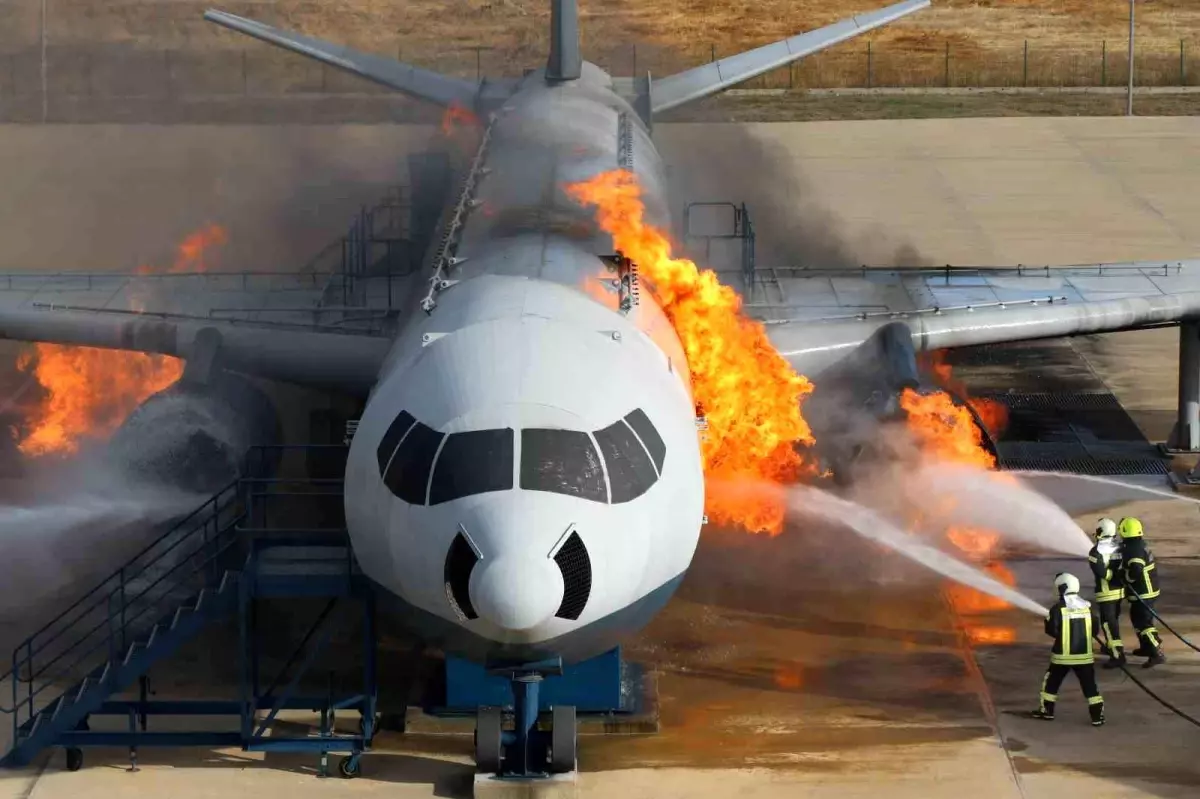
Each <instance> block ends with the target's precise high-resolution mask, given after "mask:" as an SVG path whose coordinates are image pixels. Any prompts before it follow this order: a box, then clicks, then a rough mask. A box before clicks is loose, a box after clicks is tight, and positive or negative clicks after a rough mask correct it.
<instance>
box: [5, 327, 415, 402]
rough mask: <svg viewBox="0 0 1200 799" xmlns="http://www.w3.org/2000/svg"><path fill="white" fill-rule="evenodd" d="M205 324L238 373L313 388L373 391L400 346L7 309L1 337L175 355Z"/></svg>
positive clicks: (371, 339)
mask: <svg viewBox="0 0 1200 799" xmlns="http://www.w3.org/2000/svg"><path fill="white" fill-rule="evenodd" d="M202 331H212V332H209V333H204V337H208V338H209V339H210V341H211V339H213V338H214V337H213V333H216V334H217V340H218V346H219V348H220V358H221V364H222V365H223V366H224V367H225V368H227V369H229V370H230V371H234V372H241V373H243V374H250V375H257V376H259V377H265V378H269V379H272V380H281V381H283V382H287V383H295V384H297V385H301V386H310V387H313V388H331V389H336V390H340V391H345V392H347V393H358V394H366V393H367V392H368V391H369V390H370V389H371V387H372V386H373V385H374V384H375V381H376V378H377V377H378V375H379V369H380V367H381V366H382V365H383V361H384V358H386V357H387V354H388V352H389V350H390V349H391V346H392V341H391V339H389V338H384V337H376V336H364V335H352V334H339V333H310V332H303V331H296V330H271V329H268V328H260V327H253V326H249V325H238V324H232V323H215V324H214V323H210V322H196V321H187V320H179V321H172V320H170V319H169V318H163V317H160V316H157V315H155V316H149V315H147V316H144V317H143V316H134V317H133V318H130V317H129V316H125V315H103V314H97V313H79V312H72V311H54V310H28V309H24V308H22V309H3V310H0V339H9V340H14V341H43V342H49V343H53V344H74V345H79V346H84V347H100V348H103V349H113V350H127V351H132V352H146V353H152V354H156V355H173V356H175V357H177V358H184V359H188V358H191V357H192V355H193V353H197V352H198V346H197V341H198V339H199V338H201V337H202V336H201V333H202Z"/></svg>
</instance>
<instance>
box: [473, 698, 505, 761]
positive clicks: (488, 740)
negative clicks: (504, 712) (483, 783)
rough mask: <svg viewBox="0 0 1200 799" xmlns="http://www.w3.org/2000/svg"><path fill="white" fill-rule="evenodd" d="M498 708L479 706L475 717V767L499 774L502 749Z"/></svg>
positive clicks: (501, 730) (501, 731)
mask: <svg viewBox="0 0 1200 799" xmlns="http://www.w3.org/2000/svg"><path fill="white" fill-rule="evenodd" d="M500 722H501V715H500V708H498V707H481V708H479V713H478V714H477V715H476V717H475V768H476V769H477V770H478V771H480V772H482V773H484V774H499V773H500V759H501V756H502V755H501V753H502V751H503V735H504V732H503V729H502V728H501V723H500Z"/></svg>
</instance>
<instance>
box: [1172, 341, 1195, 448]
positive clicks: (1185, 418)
mask: <svg viewBox="0 0 1200 799" xmlns="http://www.w3.org/2000/svg"><path fill="white" fill-rule="evenodd" d="M1176 413H1177V420H1176V427H1175V435H1174V436H1173V438H1174V440H1173V441H1172V442H1171V443H1172V445H1173V446H1174V447H1175V448H1176V449H1181V450H1186V451H1188V452H1196V451H1200V323H1197V322H1184V323H1183V324H1181V325H1180V326H1179V406H1178V408H1177V410H1176Z"/></svg>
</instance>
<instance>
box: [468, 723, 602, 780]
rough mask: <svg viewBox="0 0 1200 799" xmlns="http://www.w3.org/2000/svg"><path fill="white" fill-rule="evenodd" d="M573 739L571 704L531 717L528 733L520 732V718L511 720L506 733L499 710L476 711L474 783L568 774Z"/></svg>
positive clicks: (572, 760)
mask: <svg viewBox="0 0 1200 799" xmlns="http://www.w3.org/2000/svg"><path fill="white" fill-rule="evenodd" d="M547 715H548V716H549V719H548V721H549V724H548V725H546V721H547V718H546V717H547ZM546 726H548V727H549V729H546V728H545V727H546ZM577 740H578V732H577V726H576V722H575V708H574V707H573V706H571V705H556V706H555V707H554V708H553V709H552V710H551V712H550V713H549V714H541V715H540V716H539V717H538V718H535V719H534V726H533V727H532V728H531V729H528V730H525V729H522V724H521V723H520V719H519V718H516V717H514V719H513V726H512V729H510V730H507V731H506V730H505V729H504V716H503V714H502V713H501V710H500V708H498V707H489V708H480V710H479V713H478V715H477V716H476V721H475V768H476V771H477V772H478V775H477V777H476V782H477V783H478V782H480V781H481V780H484V781H486V780H487V779H492V778H495V779H501V780H538V779H546V778H548V777H550V776H552V775H559V774H572V773H574V772H575V768H576V742H577Z"/></svg>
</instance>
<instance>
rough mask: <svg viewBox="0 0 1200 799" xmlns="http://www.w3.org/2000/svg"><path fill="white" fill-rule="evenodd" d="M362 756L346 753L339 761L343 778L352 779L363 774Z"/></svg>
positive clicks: (339, 772)
mask: <svg viewBox="0 0 1200 799" xmlns="http://www.w3.org/2000/svg"><path fill="white" fill-rule="evenodd" d="M361 760H362V758H361V757H359V756H358V755H346V756H345V757H343V758H342V759H341V760H339V761H338V774H341V775H342V777H343V778H345V779H348V780H352V779H354V778H355V777H357V776H358V775H360V774H362V762H361Z"/></svg>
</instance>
